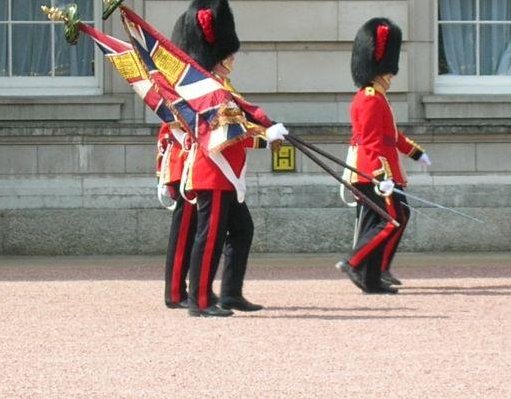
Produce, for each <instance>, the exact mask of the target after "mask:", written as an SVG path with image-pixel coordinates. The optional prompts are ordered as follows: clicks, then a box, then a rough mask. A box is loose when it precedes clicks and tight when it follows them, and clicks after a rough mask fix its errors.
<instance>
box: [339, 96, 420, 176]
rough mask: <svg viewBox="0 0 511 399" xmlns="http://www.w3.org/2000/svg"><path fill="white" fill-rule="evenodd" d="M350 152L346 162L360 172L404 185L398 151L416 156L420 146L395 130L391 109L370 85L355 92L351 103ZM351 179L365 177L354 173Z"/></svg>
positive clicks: (384, 98)
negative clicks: (384, 177) (390, 179)
mask: <svg viewBox="0 0 511 399" xmlns="http://www.w3.org/2000/svg"><path fill="white" fill-rule="evenodd" d="M351 124H352V138H351V146H352V149H351V150H352V154H351V156H349V159H348V163H349V164H350V165H352V166H354V167H355V168H357V169H358V170H360V171H361V172H365V173H366V174H370V175H372V176H375V177H377V178H382V177H383V175H384V174H385V175H386V177H387V178H392V179H393V180H394V182H395V183H396V184H399V185H402V186H405V185H406V174H405V172H404V170H403V167H402V165H401V160H400V157H399V152H401V153H403V154H406V155H408V156H409V157H411V158H413V159H415V160H417V159H419V158H420V156H421V155H422V154H423V150H422V149H421V148H420V147H419V146H418V145H417V144H416V143H414V142H413V141H412V140H410V139H408V138H407V137H406V136H405V135H404V134H403V133H401V132H399V131H398V130H397V127H396V123H395V121H394V116H393V114H392V109H391V107H390V104H389V102H388V100H387V98H386V97H385V95H384V94H382V93H380V92H378V91H377V90H375V89H374V88H373V87H366V88H363V89H361V90H359V91H358V92H357V94H356V95H355V97H354V99H353V102H352V104H351ZM350 181H351V182H352V183H356V182H361V183H367V182H368V180H367V179H365V178H364V177H362V176H359V175H357V174H355V173H352V174H351V177H350Z"/></svg>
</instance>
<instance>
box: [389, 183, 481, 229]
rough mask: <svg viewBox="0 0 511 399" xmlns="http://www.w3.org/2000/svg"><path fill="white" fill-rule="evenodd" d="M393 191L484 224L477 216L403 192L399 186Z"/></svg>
mask: <svg viewBox="0 0 511 399" xmlns="http://www.w3.org/2000/svg"><path fill="white" fill-rule="evenodd" d="M393 191H395V192H396V193H398V194H401V195H406V196H407V197H408V198H412V199H414V200H416V201H419V202H422V203H423V204H427V205H430V206H433V207H435V208H439V209H443V210H444V211H448V212H452V213H455V214H456V215H459V216H462V217H464V218H467V219H470V220H473V221H474V222H477V223H482V224H485V223H484V222H483V221H482V220H481V219H478V218H475V217H473V216H470V215H467V214H466V213H463V212H460V211H458V210H456V209H453V208H449V207H447V206H444V205H440V204H437V203H436V202H433V201H428V200H426V199H424V198H421V197H417V196H416V195H413V194H410V193H407V192H404V191H403V190H400V189H399V188H394V190H393Z"/></svg>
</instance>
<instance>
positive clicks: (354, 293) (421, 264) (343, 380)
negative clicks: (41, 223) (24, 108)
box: [0, 253, 511, 399]
mask: <svg viewBox="0 0 511 399" xmlns="http://www.w3.org/2000/svg"><path fill="white" fill-rule="evenodd" d="M336 259H337V258H336V256H332V255H264V256H263V255H257V256H254V257H253V258H252V259H251V266H250V273H249V276H248V280H247V282H246V295H247V297H249V298H250V299H251V300H254V301H256V302H261V303H263V304H264V305H266V309H265V310H264V311H261V312H257V313H254V314H242V313H237V314H236V315H235V316H234V317H232V318H229V319H202V318H201V319H196V318H189V317H188V316H187V315H186V312H185V311H181V310H168V309H166V308H165V307H164V306H163V302H162V295H163V294H162V289H163V283H162V279H161V278H162V274H163V265H162V262H163V257H80V258H75V257H59V258H42V257H0V294H1V295H0V367H1V371H0V398H1V399H4V398H5V399H11V398H14V399H18V398H41V399H43V398H44V399H53V398H66V399H67V398H73V399H74V398H79V399H80V398H87V399H91V398H105V399H116V398H150V399H153V398H155V399H158V398H172V399H181V398H184V399H187V398H201V399H202V398H221V399H230V398H233V399H234V398H236V399H237V398H258V399H259V398H271V399H273V398H293V399H298V398H307V399H309V398H384V397H389V398H511V383H510V382H509V381H510V378H511V253H498V254H494V253H482V254H472V253H467V254H440V255H430V254H398V258H397V260H396V267H395V273H396V274H397V275H398V276H399V277H401V278H402V279H403V280H404V281H405V283H406V286H405V287H404V288H403V289H402V290H401V292H400V294H399V295H397V296H373V295H363V294H361V293H360V292H359V291H358V290H357V289H356V288H355V287H354V286H353V285H351V283H350V282H349V281H348V280H346V278H345V277H344V276H343V275H341V274H340V273H339V272H337V271H336V270H334V269H333V267H332V264H333V263H334V262H335V260H336ZM217 285H218V284H217V283H216V286H217Z"/></svg>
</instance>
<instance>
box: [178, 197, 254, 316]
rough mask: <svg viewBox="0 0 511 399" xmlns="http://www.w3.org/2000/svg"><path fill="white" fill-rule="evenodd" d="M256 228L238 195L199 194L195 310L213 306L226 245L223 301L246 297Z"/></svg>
mask: <svg viewBox="0 0 511 399" xmlns="http://www.w3.org/2000/svg"><path fill="white" fill-rule="evenodd" d="M253 234H254V224H253V222H252V217H251V216H250V212H249V210H248V208H247V205H246V204H245V203H244V202H243V203H241V204H240V203H239V202H238V200H237V198H236V193H235V192H234V191H219V190H214V191H209V190H208V191H198V192H197V234H196V236H195V241H194V243H193V247H192V253H191V261H190V288H189V294H188V295H189V299H190V304H191V306H197V307H199V308H200V309H205V308H207V307H208V306H210V305H211V286H212V283H213V278H214V276H215V274H216V271H217V269H218V264H219V262H220V256H221V253H222V248H223V246H224V243H225V264H224V270H223V274H222V286H221V287H222V288H221V292H220V297H225V296H238V295H241V294H242V289H243V280H244V277H245V271H246V269H247V261H248V254H249V252H250V247H251V245H252V237H253Z"/></svg>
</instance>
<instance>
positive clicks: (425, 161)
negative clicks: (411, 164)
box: [418, 153, 431, 166]
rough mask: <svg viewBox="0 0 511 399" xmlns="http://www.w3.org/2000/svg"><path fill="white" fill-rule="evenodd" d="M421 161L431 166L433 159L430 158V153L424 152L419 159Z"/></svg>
mask: <svg viewBox="0 0 511 399" xmlns="http://www.w3.org/2000/svg"><path fill="white" fill-rule="evenodd" d="M418 161H419V163H421V164H422V165H425V166H431V161H430V160H429V157H428V154H426V153H424V154H422V155H421V157H420V158H419V159H418Z"/></svg>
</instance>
